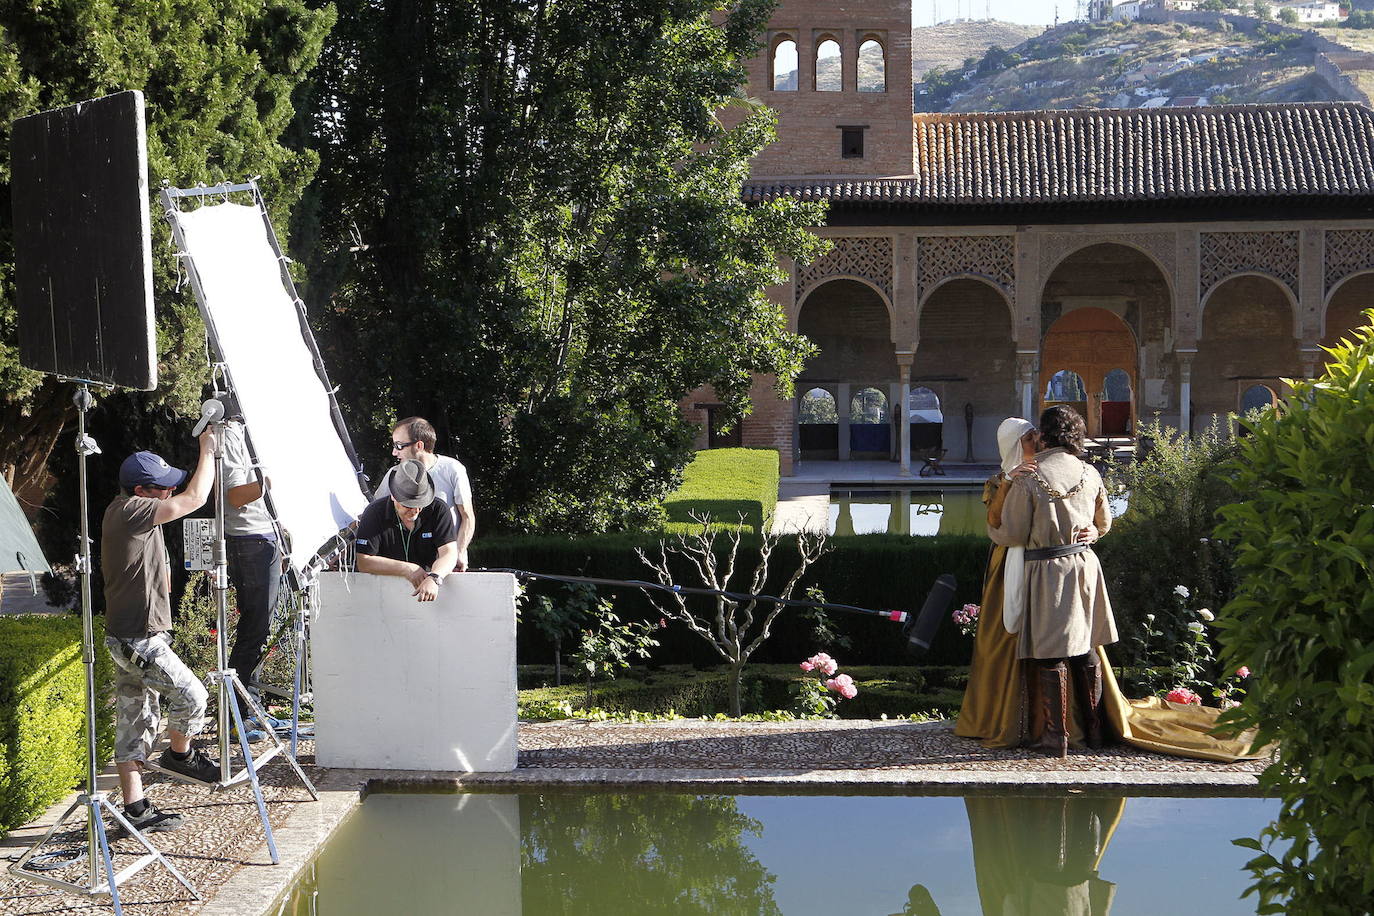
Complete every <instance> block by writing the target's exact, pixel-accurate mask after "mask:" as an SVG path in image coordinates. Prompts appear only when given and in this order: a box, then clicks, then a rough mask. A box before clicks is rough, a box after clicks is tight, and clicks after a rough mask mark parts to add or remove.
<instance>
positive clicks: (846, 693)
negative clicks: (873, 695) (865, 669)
mask: <svg viewBox="0 0 1374 916" xmlns="http://www.w3.org/2000/svg"><path fill="white" fill-rule="evenodd" d="M858 695H859V688H857V687H855V686H854V685H852V684H851V685H849V686H848V687H841V688H840V696H842V697H844V698H845V699H846V700H852V699H854V698H855V697H856V696H858Z"/></svg>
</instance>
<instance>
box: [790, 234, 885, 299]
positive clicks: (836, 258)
mask: <svg viewBox="0 0 1374 916" xmlns="http://www.w3.org/2000/svg"><path fill="white" fill-rule="evenodd" d="M830 241H831V242H832V243H833V244H834V247H832V248H831V249H830V252H829V254H826V255H825V256H823V257H820V258H817V259H816V260H814V261H812V262H811V263H810V264H807V265H806V266H805V267H799V268H797V293H796V295H797V301H798V302H800V301H801V298H802V296H804V295H806V291H807V290H809V289H811V288H812V287H814V286H816V285H817V284H819V283H822V282H824V281H825V280H829V279H831V278H833V277H860V278H862V279H864V280H868V281H869V282H870V283H872V284H873V285H874V286H877V287H878V288H879V289H880V290H882V291H883V295H885V296H887V298H888V301H891V300H892V239H891V238H888V237H882V238H836V239H831V240H830Z"/></svg>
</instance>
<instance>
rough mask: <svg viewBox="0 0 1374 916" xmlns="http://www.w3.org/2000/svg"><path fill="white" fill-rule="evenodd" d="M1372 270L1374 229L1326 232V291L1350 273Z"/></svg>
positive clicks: (1373, 266) (1329, 290)
mask: <svg viewBox="0 0 1374 916" xmlns="http://www.w3.org/2000/svg"><path fill="white" fill-rule="evenodd" d="M1363 270H1374V229H1332V230H1330V231H1328V232H1327V233H1326V292H1327V293H1330V292H1331V290H1333V289H1335V288H1336V284H1338V283H1340V282H1341V281H1342V280H1344V279H1345V278H1346V277H1348V276H1350V275H1351V274H1357V273H1359V272H1360V271H1363Z"/></svg>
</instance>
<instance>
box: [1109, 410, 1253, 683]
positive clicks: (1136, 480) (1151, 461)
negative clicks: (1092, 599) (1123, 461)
mask: <svg viewBox="0 0 1374 916" xmlns="http://www.w3.org/2000/svg"><path fill="white" fill-rule="evenodd" d="M1140 434H1141V436H1142V438H1143V437H1149V438H1150V439H1151V440H1152V441H1153V443H1154V448H1153V451H1152V452H1151V453H1150V454H1149V456H1148V457H1147V458H1145V459H1144V460H1143V461H1139V462H1135V463H1132V464H1127V465H1115V466H1113V467H1111V468H1110V470H1109V474H1108V483H1109V486H1110V487H1112V488H1113V489H1114V490H1116V491H1126V492H1129V493H1130V504H1129V508H1128V509H1127V511H1126V514H1125V515H1123V516H1122V517H1121V518H1119V519H1117V520H1116V522H1115V524H1114V525H1113V526H1112V531H1111V533H1110V534H1108V535H1107V537H1105V538H1104V539H1103V540H1102V542H1101V543H1100V544H1097V545H1095V546H1094V548H1093V549H1094V550H1095V551H1096V552H1097V554H1098V557H1099V558H1100V559H1101V561H1102V568H1103V571H1104V573H1105V574H1106V576H1107V590H1108V593H1109V594H1110V595H1111V600H1112V611H1113V613H1114V615H1115V616H1116V625H1117V631H1118V632H1119V633H1120V635H1121V641H1120V642H1118V643H1116V644H1115V645H1113V646H1111V647H1110V648H1109V649H1108V652H1109V655H1110V658H1111V660H1112V663H1113V664H1115V665H1122V666H1127V667H1132V668H1140V669H1142V670H1145V669H1157V670H1159V671H1160V672H1162V674H1161V676H1164V674H1163V672H1167V669H1169V668H1170V667H1171V666H1173V664H1174V663H1175V662H1176V661H1177V660H1178V659H1179V658H1181V657H1182V656H1183V655H1185V654H1186V651H1185V650H1187V649H1188V648H1190V647H1191V646H1192V645H1193V642H1194V635H1193V633H1192V632H1191V631H1190V630H1189V628H1188V624H1190V623H1195V622H1197V621H1198V620H1199V617H1198V616H1197V614H1196V610H1197V609H1198V608H1208V609H1215V608H1218V607H1221V606H1222V605H1223V604H1225V603H1226V602H1227V601H1229V600H1230V598H1231V594H1232V592H1233V591H1234V589H1235V573H1234V571H1233V568H1232V557H1231V550H1230V547H1229V546H1228V544H1227V543H1226V542H1225V541H1223V540H1219V539H1217V538H1216V537H1215V533H1216V527H1217V525H1218V523H1219V519H1218V517H1217V510H1218V509H1220V507H1221V506H1223V505H1225V504H1227V503H1229V502H1231V501H1233V500H1234V499H1235V496H1236V491H1235V489H1234V488H1233V485H1232V482H1231V479H1230V474H1229V472H1227V471H1226V470H1225V469H1224V463H1225V462H1226V461H1227V460H1228V459H1230V458H1233V457H1234V456H1235V454H1236V441H1235V440H1234V439H1233V438H1232V437H1231V436H1230V435H1229V434H1228V431H1227V430H1224V429H1222V428H1221V426H1220V425H1218V424H1215V423H1214V424H1213V425H1212V426H1210V427H1209V428H1208V429H1206V430H1204V431H1203V432H1202V433H1200V434H1198V435H1194V436H1180V435H1179V434H1178V431H1177V430H1175V429H1171V428H1169V427H1167V426H1162V425H1160V424H1159V423H1157V422H1156V423H1149V424H1146V425H1144V426H1142V428H1141V430H1140ZM1180 585H1181V586H1183V587H1184V588H1185V589H1187V591H1188V595H1187V596H1185V597H1186V600H1184V601H1180V596H1179V594H1177V593H1175V589H1176V588H1177V587H1178V586H1180ZM1151 615H1153V616H1152V617H1151ZM1215 677H1216V671H1215V670H1212V669H1210V668H1209V669H1208V670H1207V671H1204V672H1200V673H1199V675H1198V677H1197V679H1198V680H1205V681H1209V682H1210V681H1212V680H1214V679H1215ZM1180 685H1181V684H1180ZM1169 686H1179V685H1174V684H1170V685H1169ZM1166 689H1167V688H1166Z"/></svg>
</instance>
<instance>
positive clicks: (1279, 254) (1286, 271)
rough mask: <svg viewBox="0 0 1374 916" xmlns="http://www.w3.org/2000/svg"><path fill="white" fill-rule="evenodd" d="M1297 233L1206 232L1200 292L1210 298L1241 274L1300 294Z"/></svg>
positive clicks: (1199, 259) (1202, 254) (1299, 256)
mask: <svg viewBox="0 0 1374 916" xmlns="http://www.w3.org/2000/svg"><path fill="white" fill-rule="evenodd" d="M1301 259H1302V258H1301V253H1300V246H1299V237H1298V233H1297V231H1296V230H1295V231H1291V232H1204V233H1202V235H1201V236H1200V251H1199V257H1198V279H1199V281H1200V282H1199V288H1200V289H1201V290H1202V292H1203V294H1204V295H1206V294H1207V293H1208V292H1210V291H1211V289H1212V287H1214V286H1216V285H1217V284H1218V283H1220V282H1221V281H1223V280H1225V279H1226V278H1227V277H1231V276H1234V275H1236V274H1240V273H1261V274H1267V275H1269V276H1271V277H1273V278H1274V279H1276V280H1278V281H1279V282H1281V283H1284V284H1286V285H1287V286H1288V289H1289V291H1290V292H1291V293H1292V294H1293V295H1294V296H1297V294H1298V264H1299V262H1300V261H1301Z"/></svg>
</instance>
